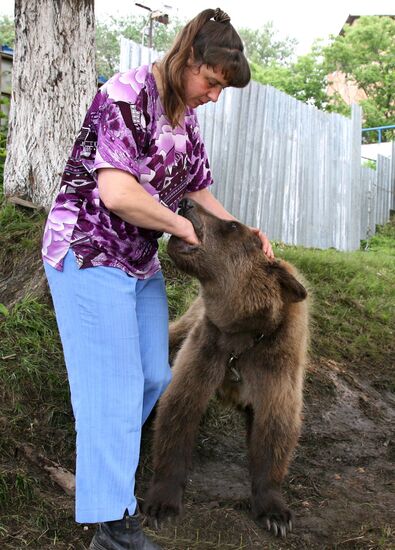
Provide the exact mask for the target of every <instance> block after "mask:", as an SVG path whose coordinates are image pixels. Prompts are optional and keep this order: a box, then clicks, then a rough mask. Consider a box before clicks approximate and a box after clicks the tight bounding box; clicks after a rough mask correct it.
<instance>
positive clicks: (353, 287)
mask: <svg viewBox="0 0 395 550" xmlns="http://www.w3.org/2000/svg"><path fill="white" fill-rule="evenodd" d="M276 253H277V256H278V257H282V258H284V259H286V260H288V261H290V262H292V263H293V264H295V265H296V266H297V267H298V268H299V269H300V271H301V272H302V273H303V274H304V276H305V277H306V279H307V281H308V282H309V286H310V287H311V290H312V295H313V306H312V311H313V341H312V346H313V352H314V353H315V354H318V355H322V356H324V357H327V358H331V359H334V360H343V361H347V362H350V363H356V364H357V363H362V364H365V363H366V362H371V361H374V362H376V363H378V364H380V363H383V362H384V363H389V362H391V361H393V353H394V326H395V311H394V303H395V269H394V267H395V224H394V223H389V224H388V225H387V226H385V227H383V228H379V230H378V232H377V234H376V235H375V236H374V237H372V239H371V240H370V241H369V243H368V246H366V244H365V243H363V248H362V249H361V250H359V251H355V252H349V253H344V252H338V251H336V250H313V249H303V248H300V247H279V248H278V249H277V250H276Z"/></svg>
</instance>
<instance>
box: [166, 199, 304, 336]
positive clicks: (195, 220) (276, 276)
mask: <svg viewBox="0 0 395 550" xmlns="http://www.w3.org/2000/svg"><path fill="white" fill-rule="evenodd" d="M179 213H180V214H181V215H182V216H184V217H185V218H187V219H188V220H189V221H190V222H191V223H192V225H193V227H194V229H195V232H196V235H197V236H198V238H199V241H200V243H199V244H198V245H190V244H188V243H186V242H185V241H183V240H182V239H180V238H178V237H175V236H174V235H173V236H172V237H171V238H170V240H169V243H168V253H169V256H170V257H171V258H172V260H173V261H174V263H175V264H176V266H177V267H178V268H179V269H181V270H182V271H184V272H186V273H188V274H189V275H192V276H194V277H196V278H197V279H199V281H200V283H201V285H202V289H203V293H206V294H207V293H208V294H210V296H211V299H210V301H209V303H210V304H211V305H212V307H213V311H212V312H211V315H210V317H211V318H212V320H213V322H215V324H218V320H219V319H221V324H225V325H226V324H228V323H229V322H231V323H232V324H233V325H237V327H236V330H240V329H241V328H242V326H241V325H243V324H244V322H245V321H247V322H248V323H250V324H251V322H252V321H251V320H252V319H256V321H258V322H259V318H262V317H264V318H265V319H266V321H267V322H268V323H269V324H270V325H273V326H274V325H277V324H278V323H279V322H281V318H282V312H283V310H284V305H286V304H289V303H295V302H300V301H302V300H304V299H305V298H306V296H307V292H306V290H305V288H304V287H303V285H302V284H301V283H300V282H299V281H298V280H297V279H296V278H295V276H294V274H295V270H294V269H293V268H292V266H290V265H289V264H287V263H286V262H283V261H271V260H269V259H268V258H267V257H266V256H265V254H264V253H263V251H262V243H261V241H260V239H259V238H258V237H257V235H255V233H253V231H251V229H250V228H249V227H247V226H246V225H244V224H242V223H240V222H238V221H233V220H231V221H230V220H222V219H220V218H217V217H216V216H214V215H213V214H211V213H209V212H208V211H207V210H205V209H204V208H202V207H201V206H200V205H198V204H197V203H196V202H194V201H192V200H190V199H184V200H183V201H181V203H180V210H179ZM229 304H231V307H227V306H229ZM225 310H226V311H225Z"/></svg>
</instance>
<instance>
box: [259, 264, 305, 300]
mask: <svg viewBox="0 0 395 550" xmlns="http://www.w3.org/2000/svg"><path fill="white" fill-rule="evenodd" d="M268 268H269V269H270V270H271V271H272V272H273V273H274V274H275V275H276V277H277V279H278V281H279V283H280V285H281V287H282V289H283V290H284V292H285V293H286V294H287V296H288V297H289V300H290V301H291V302H302V301H303V300H305V299H306V298H307V290H306V289H305V287H304V286H303V285H302V284H300V283H299V281H297V280H296V279H295V277H294V276H293V275H291V273H289V271H287V270H286V269H285V267H283V266H282V265H281V264H280V263H272V264H270V265H269V266H268Z"/></svg>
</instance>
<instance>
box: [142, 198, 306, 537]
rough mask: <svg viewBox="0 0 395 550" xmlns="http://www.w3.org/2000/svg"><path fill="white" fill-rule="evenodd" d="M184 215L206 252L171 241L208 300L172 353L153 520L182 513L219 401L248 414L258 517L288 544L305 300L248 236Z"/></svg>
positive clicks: (183, 328) (284, 270)
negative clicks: (288, 478)
mask: <svg viewBox="0 0 395 550" xmlns="http://www.w3.org/2000/svg"><path fill="white" fill-rule="evenodd" d="M184 215H185V216H186V217H187V218H188V219H190V220H191V222H192V223H193V225H194V227H195V231H196V233H197V235H198V237H199V239H200V241H201V245H200V246H198V247H193V246H191V245H188V244H186V243H185V242H184V241H181V240H180V239H177V238H175V237H172V238H171V239H170V241H169V246H168V251H169V254H170V256H171V257H172V259H173V260H174V262H175V263H176V265H177V266H178V267H179V268H180V269H182V270H183V271H185V272H187V273H190V274H192V275H194V276H196V277H197V278H198V279H199V280H200V282H201V294H200V296H199V297H198V298H197V300H196V301H195V302H194V303H193V304H192V306H191V308H190V309H189V310H188V311H187V313H186V314H185V315H184V316H183V317H181V319H179V320H178V321H176V322H175V323H173V324H172V325H171V327H170V344H171V347H180V350H179V352H178V353H177V356H176V359H175V363H174V367H173V380H172V382H171V384H170V385H169V387H168V389H167V390H166V392H165V394H164V395H163V397H162V398H161V400H160V402H159V406H158V412H157V417H156V423H155V435H154V443H153V461H154V476H153V480H152V483H151V487H150V489H149V491H148V494H147V496H146V504H145V511H146V513H147V514H148V515H149V516H151V517H153V518H155V519H159V520H161V519H163V518H164V517H166V516H169V515H177V514H178V513H179V512H180V511H181V508H182V497H183V492H184V487H185V480H186V474H187V469H188V468H189V467H190V464H191V457H192V450H193V445H194V441H195V437H196V435H197V431H198V427H199V422H200V419H201V417H202V415H203V413H204V412H205V410H206V408H207V405H208V402H209V400H210V398H211V397H212V396H213V394H214V393H215V392H217V394H218V395H219V396H220V397H221V398H223V399H226V400H228V401H231V402H232V403H234V404H235V405H237V406H238V407H241V408H243V409H244V410H245V412H246V417H247V428H248V429H247V440H248V449H249V465H250V474H251V481H252V511H253V514H254V516H255V517H256V518H257V519H258V520H260V521H262V522H263V524H264V525H265V526H266V527H267V528H268V529H269V530H270V529H271V530H272V532H274V533H275V534H276V535H277V534H281V535H283V536H285V534H286V533H287V531H289V530H290V529H291V528H292V523H291V512H290V511H289V510H288V508H287V506H286V505H285V503H284V501H283V498H282V496H281V494H280V485H281V482H282V481H283V479H284V477H285V475H286V472H287V468H288V464H289V461H290V458H291V454H292V451H293V449H294V448H295V445H296V443H297V440H298V436H299V431H300V425H301V409H302V387H303V372H304V365H305V358H306V347H307V339H308V308H307V300H305V298H306V291H305V289H304V287H303V286H302V284H301V283H300V282H299V281H298V280H297V278H298V277H299V276H298V274H297V272H296V270H295V268H293V267H292V266H291V265H290V264H288V263H286V262H284V261H281V262H270V261H269V260H267V258H266V257H265V256H264V254H263V253H262V250H261V243H260V241H259V239H258V238H257V237H256V235H254V234H253V232H252V231H251V230H250V229H249V228H248V227H246V226H244V225H242V224H240V223H238V222H230V221H225V220H219V219H218V218H216V217H214V216H212V215H211V214H209V213H208V212H206V211H205V210H203V209H202V208H201V207H199V206H198V205H196V204H195V203H193V202H192V201H187V202H186V203H185V204H184ZM260 334H263V337H262V339H261V341H259V342H258V343H256V341H255V340H254V339H255V338H256V337H257V336H258V335H260ZM232 354H233V355H239V358H238V359H237V360H235V361H234V362H233V363H232V365H233V364H234V365H235V366H236V370H237V373H238V374H240V376H241V381H240V382H235V381H232V372H231V370H230V368H229V364H228V362H229V359H230V357H231V355H232Z"/></svg>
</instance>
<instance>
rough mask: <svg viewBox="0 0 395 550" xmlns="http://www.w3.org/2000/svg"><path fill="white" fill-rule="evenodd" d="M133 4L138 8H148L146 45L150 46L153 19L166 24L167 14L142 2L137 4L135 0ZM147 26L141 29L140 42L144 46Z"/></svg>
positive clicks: (167, 21) (167, 20)
mask: <svg viewBox="0 0 395 550" xmlns="http://www.w3.org/2000/svg"><path fill="white" fill-rule="evenodd" d="M135 6H138V7H139V8H143V9H145V10H148V11H149V12H150V14H149V25H148V47H149V48H152V42H153V40H152V39H153V26H154V21H158V23H163V25H168V23H169V15H168V14H167V13H164V12H162V11H160V10H152V9H151V8H150V7H149V6H144V5H143V4H138V3H137V2H135ZM146 28H147V27H144V29H143V37H142V44H143V46H144V32H145V29H146Z"/></svg>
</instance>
